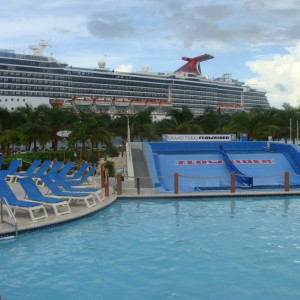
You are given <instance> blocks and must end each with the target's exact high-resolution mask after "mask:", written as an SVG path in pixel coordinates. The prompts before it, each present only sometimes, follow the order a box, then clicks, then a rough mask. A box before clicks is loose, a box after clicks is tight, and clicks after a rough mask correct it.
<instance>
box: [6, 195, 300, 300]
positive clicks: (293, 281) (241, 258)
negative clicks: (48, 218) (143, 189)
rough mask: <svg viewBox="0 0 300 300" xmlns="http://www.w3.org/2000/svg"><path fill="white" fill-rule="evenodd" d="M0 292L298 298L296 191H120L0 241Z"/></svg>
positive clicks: (17, 297) (299, 211)
mask: <svg viewBox="0 0 300 300" xmlns="http://www.w3.org/2000/svg"><path fill="white" fill-rule="evenodd" d="M0 296H2V297H5V298H6V299H7V300H21V299H22V300H24V299H31V300H32V299H43V300H48V299H49V300H50V299H51V300H52V299H53V300H54V299H64V300H69V299H104V300H112V299H114V300H116V299H117V300H118V299H130V300H133V299H143V300H147V299H149V300H150V299H151V300H152V299H155V300H159V299H272V300H273V299H300V199H297V198H292V197H291V198H273V199H272V198H232V199H228V198H227V199H225V198H223V199H222V198H216V199H210V200H207V201H203V200H188V199H185V200H180V201H178V200H164V199H156V200H119V201H117V202H116V203H114V204H113V205H111V206H110V207H108V208H106V209H105V210H103V211H101V212H100V213H99V214H97V215H94V216H93V217H90V218H87V219H84V220H81V221H78V222H75V223H73V224H69V225H65V226H61V227H57V228H53V229H49V230H44V231H41V232H37V233H32V234H26V235H23V236H22V235H21V236H20V237H19V238H17V239H14V240H5V241H1V242H0Z"/></svg>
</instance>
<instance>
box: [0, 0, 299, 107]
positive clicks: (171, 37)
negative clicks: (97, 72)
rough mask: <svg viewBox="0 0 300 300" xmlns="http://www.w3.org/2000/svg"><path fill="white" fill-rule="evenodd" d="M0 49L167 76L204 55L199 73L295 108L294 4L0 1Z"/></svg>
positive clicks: (292, 0)
mask: <svg viewBox="0 0 300 300" xmlns="http://www.w3.org/2000/svg"><path fill="white" fill-rule="evenodd" d="M0 4H1V10H0V41H1V42H0V48H2V49H12V50H15V51H16V52H17V53H25V54H28V53H30V52H29V49H28V46H29V45H36V44H38V43H39V42H40V41H41V40H46V41H48V42H49V44H50V46H49V47H48V48H47V49H46V50H45V55H49V56H50V55H53V57H55V58H56V59H58V60H61V61H65V62H67V63H68V64H69V65H72V66H77V67H87V68H97V67H98V61H99V60H105V61H106V67H107V68H109V69H112V70H119V71H125V72H129V71H139V70H141V69H142V67H143V66H145V65H147V66H149V68H150V70H151V71H153V72H172V71H175V70H177V69H178V68H179V67H181V66H182V65H183V64H184V62H183V61H182V60H181V57H182V56H187V57H193V56H198V55H201V54H204V53H207V54H210V55H212V56H214V59H212V60H209V61H206V62H203V63H202V64H201V69H202V74H203V75H204V76H207V77H210V78H215V77H220V76H222V74H227V73H231V74H232V77H233V78H234V79H238V80H240V81H242V82H245V84H247V85H250V86H252V87H253V88H257V89H260V90H264V91H266V92H267V97H268V99H269V102H270V105H271V107H276V108H282V105H283V104H284V103H289V104H290V105H291V106H293V107H298V106H299V105H300V30H299V28H300V0H285V1H282V0H214V1H209V0H189V1H183V0H49V1H41V0H0Z"/></svg>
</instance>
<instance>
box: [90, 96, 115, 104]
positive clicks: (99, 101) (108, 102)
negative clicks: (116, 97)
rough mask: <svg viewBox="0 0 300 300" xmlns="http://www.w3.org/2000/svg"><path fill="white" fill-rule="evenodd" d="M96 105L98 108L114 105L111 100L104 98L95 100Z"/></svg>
mask: <svg viewBox="0 0 300 300" xmlns="http://www.w3.org/2000/svg"><path fill="white" fill-rule="evenodd" d="M94 104H95V105H96V106H109V105H111V104H112V99H111V98H103V97H97V98H94Z"/></svg>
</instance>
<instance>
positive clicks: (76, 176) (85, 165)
mask: <svg viewBox="0 0 300 300" xmlns="http://www.w3.org/2000/svg"><path fill="white" fill-rule="evenodd" d="M89 166H90V163H88V162H85V163H83V164H82V165H81V166H80V167H79V169H78V170H77V171H76V173H75V174H73V175H68V176H66V178H65V179H67V180H74V179H80V177H82V175H83V173H84V172H85V171H87V169H88V167H89Z"/></svg>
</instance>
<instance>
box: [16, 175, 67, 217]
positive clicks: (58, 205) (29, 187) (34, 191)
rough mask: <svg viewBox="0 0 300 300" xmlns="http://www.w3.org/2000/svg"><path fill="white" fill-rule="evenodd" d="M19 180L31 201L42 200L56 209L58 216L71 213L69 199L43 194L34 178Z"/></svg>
mask: <svg viewBox="0 0 300 300" xmlns="http://www.w3.org/2000/svg"><path fill="white" fill-rule="evenodd" d="M18 182H19V183H20V185H21V186H22V188H23V190H24V192H25V194H26V197H27V198H28V199H29V200H30V201H35V202H40V203H42V204H43V205H44V206H46V207H47V206H49V207H51V208H52V209H53V210H54V213H55V215H56V216H61V215H64V214H70V213H71V209H70V206H69V204H68V202H67V201H65V200H63V199H59V198H57V197H50V196H45V195H43V194H42V193H41V191H40V189H39V188H38V186H37V185H36V184H35V182H34V181H33V179H32V178H30V177H22V178H19V180H18Z"/></svg>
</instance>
